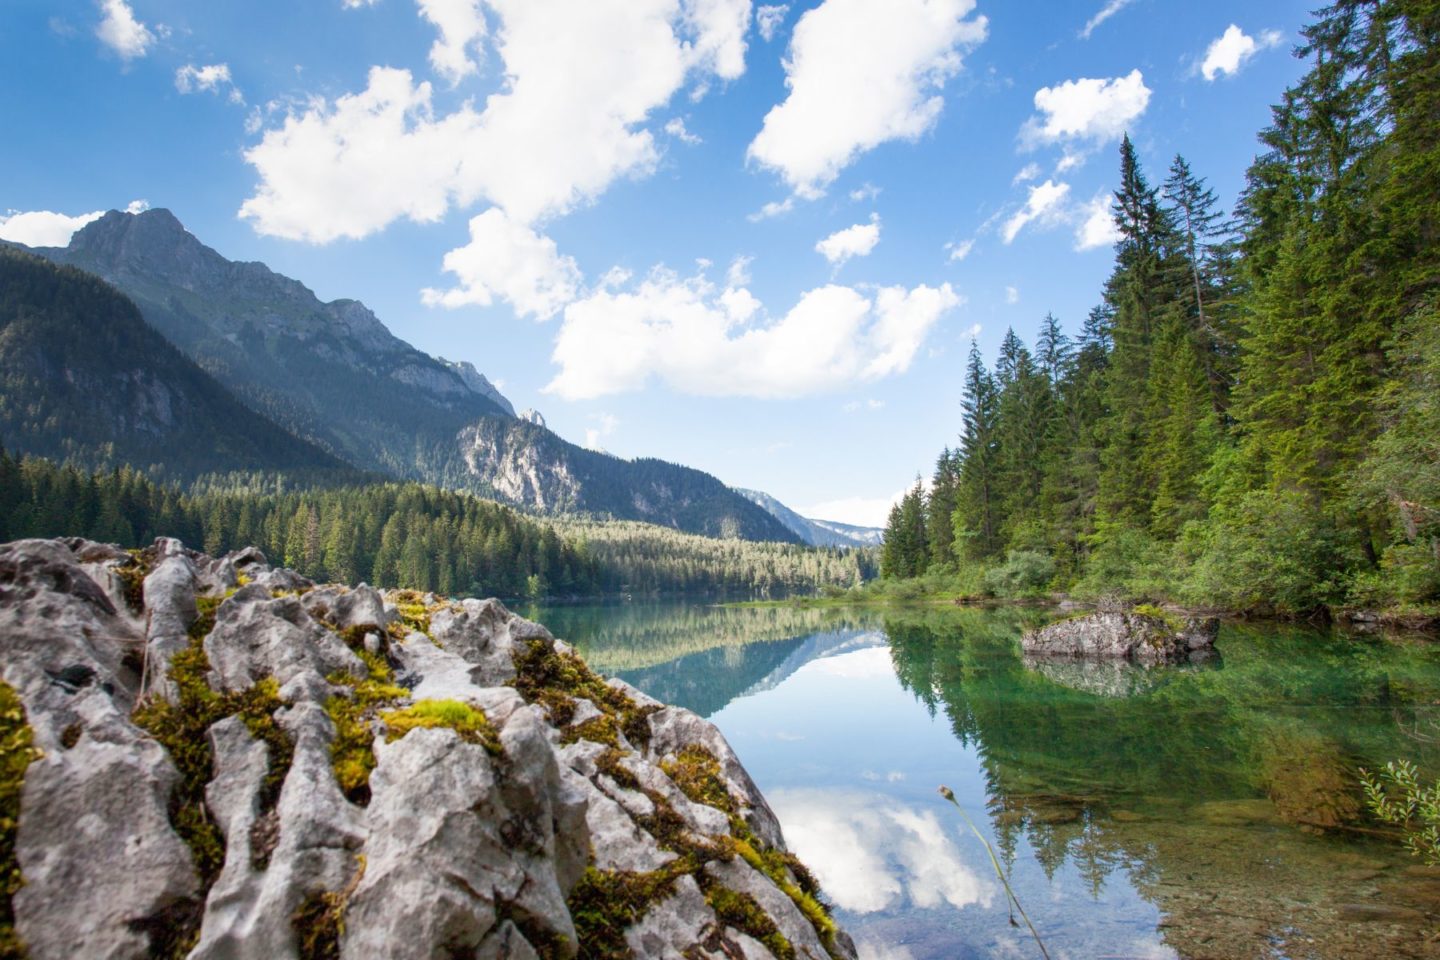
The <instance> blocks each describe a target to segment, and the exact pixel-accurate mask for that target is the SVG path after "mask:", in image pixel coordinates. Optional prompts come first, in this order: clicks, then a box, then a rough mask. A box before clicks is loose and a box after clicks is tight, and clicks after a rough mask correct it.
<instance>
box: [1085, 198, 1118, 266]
mask: <svg viewBox="0 0 1440 960" xmlns="http://www.w3.org/2000/svg"><path fill="white" fill-rule="evenodd" d="M1110 201H1111V195H1110V194H1108V193H1102V194H1100V195H1098V196H1096V197H1095V198H1094V199H1093V200H1091V201H1090V202H1089V203H1087V204H1085V205H1084V207H1082V208H1081V210H1080V225H1079V228H1078V229H1077V230H1076V231H1075V249H1076V250H1077V251H1079V252H1082V253H1083V252H1084V251H1086V250H1096V249H1099V248H1100V247H1109V246H1113V245H1114V244H1115V242H1116V241H1118V240H1119V239H1120V228H1119V227H1117V226H1115V217H1114V216H1113V215H1112V214H1111V212H1110Z"/></svg>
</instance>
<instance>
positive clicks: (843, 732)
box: [532, 605, 1440, 960]
mask: <svg viewBox="0 0 1440 960" xmlns="http://www.w3.org/2000/svg"><path fill="white" fill-rule="evenodd" d="M532 615H536V616H539V617H540V618H541V619H542V620H544V622H546V623H547V624H548V625H549V626H550V627H551V628H552V629H553V630H554V631H555V632H556V634H557V635H559V636H562V637H565V638H566V639H568V640H571V641H572V642H575V643H577V644H578V645H579V646H580V647H581V649H582V650H583V651H584V652H585V654H586V656H587V657H588V658H589V659H590V661H591V662H592V663H593V664H594V665H595V666H596V667H597V668H598V669H600V670H603V671H606V672H609V673H612V674H615V675H618V676H621V677H623V678H625V679H626V680H628V681H629V682H631V683H634V684H635V685H636V686H638V687H640V688H641V689H643V690H645V691H646V692H647V693H650V694H651V695H653V696H656V697H658V698H660V699H663V700H666V701H668V702H673V703H678V704H681V705H683V706H687V707H690V708H691V709H694V710H696V711H697V712H699V713H702V714H704V715H706V716H709V717H710V718H711V719H712V720H714V722H715V723H717V724H718V725H719V726H720V728H721V729H722V730H723V731H724V732H725V734H726V736H727V737H728V738H729V739H730V741H731V743H732V744H733V745H734V746H735V748H736V750H737V752H738V753H739V755H740V757H741V759H742V761H743V762H744V763H745V765H746V767H747V768H748V769H749V771H750V773H751V775H752V776H753V777H754V778H755V780H756V782H757V783H758V784H759V785H760V787H761V789H762V790H764V792H765V794H766V796H767V797H768V798H769V799H770V801H771V804H772V806H773V807H774V809H775V811H776V813H777V815H778V816H779V817H780V819H781V822H782V823H783V824H784V826H785V832H786V836H787V838H788V840H789V843H790V845H791V847H792V848H793V849H794V850H795V851H796V853H798V854H799V855H800V856H801V858H802V859H804V860H806V861H807V862H808V863H809V864H810V866H811V867H812V869H813V870H814V872H815V873H816V874H817V876H818V877H819V879H820V881H821V883H822V885H823V886H824V887H825V889H826V891H827V894H828V895H829V897H830V898H831V900H832V902H833V903H834V904H835V906H836V908H837V915H838V917H839V918H840V920H841V921H842V923H844V924H845V925H846V927H847V929H849V930H850V931H851V932H852V933H853V934H854V935H855V936H856V939H857V941H859V942H860V944H861V946H862V952H863V955H864V956H865V957H867V958H870V960H928V958H941V957H945V958H953V957H1029V956H1038V951H1037V950H1036V949H1035V945H1034V943H1033V942H1032V941H1030V940H1029V939H1028V934H1024V933H1023V932H1022V931H1021V930H1017V929H1016V928H1013V927H1011V926H1010V924H1009V922H1008V916H1007V911H1006V908H1005V897H1004V894H1003V891H1002V890H1001V889H1000V887H999V884H998V882H997V881H996V879H995V876H994V872H993V870H992V869H991V867H990V864H989V861H988V857H987V855H986V853H985V850H984V848H983V847H982V846H981V845H980V844H979V842H978V841H977V840H976V839H975V838H974V837H973V836H972V835H970V834H969V832H968V830H967V829H966V828H965V827H964V824H963V822H961V821H960V820H959V818H958V816H956V814H955V811H954V809H953V808H948V809H947V805H945V804H944V803H943V802H942V801H941V800H940V798H939V797H938V796H937V795H936V793H935V789H936V787H937V786H938V785H939V784H941V783H945V784H948V785H949V786H950V787H952V788H953V789H954V790H955V792H956V794H957V797H958V798H959V800H960V803H961V804H962V805H963V806H964V807H965V809H966V810H967V811H968V812H969V813H970V815H971V816H972V817H973V818H975V819H976V821H977V822H978V823H979V824H980V826H981V828H982V831H984V832H985V833H986V834H987V836H988V837H989V839H990V841H991V843H992V844H993V845H994V846H995V848H996V850H997V852H998V853H999V854H1000V856H1001V858H1002V860H1003V862H1004V863H1005V865H1006V867H1007V869H1008V870H1009V871H1010V879H1011V884H1012V886H1013V887H1014V888H1015V890H1016V893H1017V894H1018V895H1019V897H1020V898H1021V901H1022V902H1023V903H1024V904H1025V906H1026V909H1027V911H1028V912H1029V913H1030V915H1031V918H1032V919H1033V920H1034V921H1035V923H1036V925H1037V927H1038V928H1039V930H1040V933H1041V935H1042V937H1044V939H1045V941H1046V944H1047V946H1048V947H1049V948H1050V952H1051V955H1052V956H1054V957H1057V958H1058V957H1061V956H1070V957H1100V956H1106V957H1176V956H1178V957H1197V958H1198V957H1213V958H1228V957H1236V958H1239V957H1245V958H1249V957H1295V958H1310V957H1314V958H1337V957H1338V958H1348V957H1357V958H1359V957H1364V958H1372V957H1429V956H1440V949H1437V948H1436V946H1435V945H1432V944H1428V943H1427V936H1428V934H1429V932H1430V931H1431V930H1433V928H1434V927H1435V925H1436V923H1437V920H1440V872H1437V871H1432V870H1429V869H1427V868H1424V867H1421V866H1418V865H1417V864H1416V863H1415V862H1414V861H1413V860H1411V859H1410V858H1408V856H1406V855H1405V853H1404V852H1403V850H1401V849H1399V848H1398V846H1396V845H1395V844H1394V843H1393V842H1392V841H1391V840H1389V839H1386V838H1384V837H1378V836H1376V835H1374V832H1373V831H1375V829H1376V825H1375V824H1373V823H1371V822H1369V821H1367V820H1366V819H1365V817H1364V813H1363V798H1362V797H1361V795H1360V793H1359V791H1358V790H1357V788H1356V781H1355V771H1356V768H1357V767H1359V766H1366V767H1372V768H1373V767H1376V766H1379V765H1381V764H1383V763H1384V762H1385V761H1386V760H1389V759H1392V758H1398V757H1409V758H1411V759H1413V760H1415V761H1416V762H1417V763H1419V764H1420V766H1421V768H1422V770H1423V771H1424V772H1425V773H1426V774H1427V776H1432V777H1433V776H1434V775H1436V773H1437V772H1440V748H1437V745H1436V743H1435V742H1434V741H1432V740H1427V739H1422V738H1417V737H1416V736H1414V735H1413V733H1414V732H1415V731H1425V730H1432V731H1433V730H1435V729H1437V728H1440V724H1437V717H1440V715H1437V713H1436V711H1437V709H1440V708H1437V706H1436V704H1440V648H1437V647H1435V646H1433V645H1431V644H1429V643H1426V642H1423V641H1406V640H1395V639H1390V640H1387V639H1383V638H1374V637H1370V638H1364V637H1354V636H1348V635H1345V634H1342V633H1339V632H1332V631H1325V630H1314V629H1309V628H1302V627H1292V626H1279V625H1267V626H1231V625H1227V626H1226V627H1225V628H1224V629H1223V630H1222V633H1221V637H1220V641H1219V644H1218V649H1219V652H1220V657H1219V658H1218V659H1217V660H1215V661H1212V662H1210V663H1206V664H1196V665H1188V666H1185V667H1180V668H1160V669H1149V670H1146V669H1142V668H1136V667H1131V666H1129V665H1125V664H1113V663H1098V664H1097V663H1079V664H1077V663H1074V662H1067V661H1034V660H1029V661H1027V660H1026V659H1025V658H1023V657H1022V656H1021V654H1020V652H1019V646H1018V642H1017V641H1018V637H1019V634H1020V631H1021V629H1022V628H1023V627H1024V626H1026V625H1029V624H1033V623H1037V622H1043V619H1044V617H1045V615H1044V614H1042V613H1038V612H1035V611H1016V610H988V611H987V610H949V609H943V610H942V609H935V608H922V609H915V610H902V611H898V612H892V611H886V612H884V613H877V612H875V611H861V610H842V611H836V610H817V609H808V610H804V609H795V608H761V609H745V608H715V607H700V606H683V605H670V606H649V607H646V606H619V607H595V608H559V609H556V610H546V611H532Z"/></svg>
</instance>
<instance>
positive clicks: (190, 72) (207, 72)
mask: <svg viewBox="0 0 1440 960" xmlns="http://www.w3.org/2000/svg"><path fill="white" fill-rule="evenodd" d="M223 88H229V90H230V93H229V98H230V102H231V103H237V104H243V103H244V102H245V97H244V96H243V95H241V93H240V88H239V87H237V86H235V81H233V80H232V79H230V66H229V64H225V63H212V64H209V65H208V66H204V67H197V66H196V65H195V64H193V63H187V64H185V66H183V67H181V68H180V69H178V70H176V71H175V89H176V90H179V91H180V92H181V93H199V92H202V91H204V92H208V93H219V92H220V91H221V90H222V89H223Z"/></svg>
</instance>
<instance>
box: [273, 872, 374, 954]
mask: <svg viewBox="0 0 1440 960" xmlns="http://www.w3.org/2000/svg"><path fill="white" fill-rule="evenodd" d="M364 876H365V856H364V854H361V855H360V856H358V857H356V868H355V875H354V876H353V877H351V879H350V882H349V883H348V884H347V885H346V886H345V889H344V890H325V891H321V892H320V893H312V894H311V895H310V896H308V897H306V898H305V901H304V902H303V903H301V904H300V906H299V907H298V908H296V910H295V912H294V913H293V914H291V915H290V925H291V926H292V927H293V928H294V930H295V939H296V941H297V942H298V946H299V948H300V960H339V957H340V938H341V937H342V936H344V934H345V910H346V909H347V908H348V907H349V906H350V897H351V896H352V895H353V894H354V893H355V889H356V888H357V887H359V886H360V880H361V879H362V878H363V877H364Z"/></svg>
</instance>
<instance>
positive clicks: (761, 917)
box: [705, 883, 795, 960]
mask: <svg viewBox="0 0 1440 960" xmlns="http://www.w3.org/2000/svg"><path fill="white" fill-rule="evenodd" d="M705 902H706V903H708V904H709V905H710V909H711V910H714V911H715V916H717V917H719V918H720V922H721V923H723V924H725V925H726V926H727V927H733V928H735V929H736V930H739V931H740V932H741V933H744V934H746V935H748V936H751V937H754V938H755V939H756V940H759V941H760V942H761V943H763V944H764V945H765V947H766V949H768V950H769V951H770V952H771V953H773V954H775V957H776V960H795V947H794V946H793V945H792V944H791V943H790V941H789V940H787V939H786V938H785V934H783V933H781V932H780V928H779V927H777V926H776V925H775V921H774V920H773V919H772V918H771V916H770V915H769V914H768V913H766V912H765V910H764V908H762V907H761V906H760V904H759V903H757V902H756V901H755V898H754V897H752V896H750V895H749V894H748V893H740V892H739V891H737V890H731V889H730V888H729V887H726V886H722V885H721V884H718V883H712V884H709V885H708V889H706V891H705Z"/></svg>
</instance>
